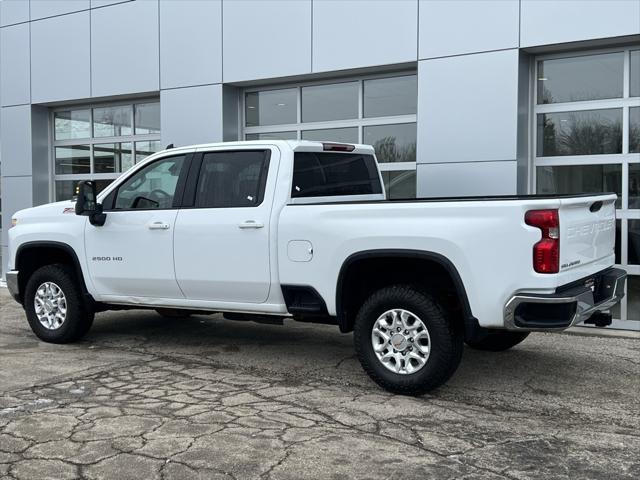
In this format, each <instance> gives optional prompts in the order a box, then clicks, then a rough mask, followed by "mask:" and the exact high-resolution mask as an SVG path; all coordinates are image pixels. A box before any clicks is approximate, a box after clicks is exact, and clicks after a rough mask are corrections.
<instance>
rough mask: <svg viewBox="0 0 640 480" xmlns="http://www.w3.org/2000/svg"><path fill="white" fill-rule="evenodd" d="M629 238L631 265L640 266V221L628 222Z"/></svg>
mask: <svg viewBox="0 0 640 480" xmlns="http://www.w3.org/2000/svg"><path fill="white" fill-rule="evenodd" d="M627 228H628V232H627V237H628V239H629V257H628V260H629V261H628V263H629V265H639V264H640V220H629V221H628V222H627Z"/></svg>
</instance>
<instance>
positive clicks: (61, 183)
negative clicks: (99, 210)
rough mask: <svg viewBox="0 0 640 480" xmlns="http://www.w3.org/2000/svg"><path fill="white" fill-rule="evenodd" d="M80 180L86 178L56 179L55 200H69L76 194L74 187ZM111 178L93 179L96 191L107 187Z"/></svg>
mask: <svg viewBox="0 0 640 480" xmlns="http://www.w3.org/2000/svg"><path fill="white" fill-rule="evenodd" d="M81 180H87V179H86V178H79V179H78V180H56V195H55V198H56V201H60V200H71V199H73V198H74V197H75V196H76V187H77V186H78V182H80V181H81ZM111 182H113V180H94V183H95V184H96V191H97V192H98V193H100V192H101V191H102V190H104V189H105V188H107V186H108V185H110V184H111Z"/></svg>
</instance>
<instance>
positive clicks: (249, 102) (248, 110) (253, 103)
mask: <svg viewBox="0 0 640 480" xmlns="http://www.w3.org/2000/svg"><path fill="white" fill-rule="evenodd" d="M297 122H298V89H297V88H287V89H283V90H263V91H261V92H250V93H247V94H246V95H245V123H246V126H247V127H257V126H260V125H283V124H286V123H297Z"/></svg>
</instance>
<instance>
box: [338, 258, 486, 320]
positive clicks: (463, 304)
mask: <svg viewBox="0 0 640 480" xmlns="http://www.w3.org/2000/svg"><path fill="white" fill-rule="evenodd" d="M391 263H395V264H397V265H398V267H395V273H396V274H398V273H399V271H400V267H401V266H402V265H409V264H410V265H412V266H413V268H414V269H417V268H418V267H420V266H422V267H425V266H428V267H430V268H429V270H428V271H435V272H439V273H440V274H445V275H446V277H445V279H448V281H449V282H450V283H449V284H448V286H449V288H450V289H452V291H453V292H454V293H455V295H456V297H457V300H458V301H459V305H460V309H461V316H462V318H461V320H462V321H463V323H464V329H465V331H469V329H473V328H474V327H475V325H478V320H477V319H476V318H475V317H473V314H472V312H471V306H470V304H469V298H468V296H467V292H466V289H465V286H464V283H463V282H462V278H461V277H460V274H459V272H458V270H457V268H456V267H455V265H454V264H453V262H451V260H449V259H448V258H447V257H445V256H444V255H441V254H439V253H436V252H429V251H423V250H411V249H376V250H365V251H360V252H356V253H353V254H352V255H350V256H349V257H347V258H346V259H345V261H344V262H343V263H342V266H341V268H340V273H339V274H338V281H337V284H336V314H337V318H338V326H339V327H340V331H341V332H350V331H352V330H353V323H354V320H355V314H356V313H357V312H354V308H353V302H350V300H349V299H348V298H347V297H348V296H349V294H350V293H352V290H350V288H352V287H353V285H352V283H351V282H354V281H357V280H358V273H359V272H360V271H361V270H362V267H361V266H363V265H367V264H369V265H372V266H373V265H388V264H391ZM359 266H360V268H358V267H359ZM364 271H367V268H364ZM415 273H416V270H414V271H413V273H409V272H406V274H407V275H409V276H414V275H415ZM400 276H402V274H401V273H400ZM367 280H369V279H367ZM373 285H376V284H375V282H374V283H373Z"/></svg>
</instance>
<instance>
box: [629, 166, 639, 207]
mask: <svg viewBox="0 0 640 480" xmlns="http://www.w3.org/2000/svg"><path fill="white" fill-rule="evenodd" d="M629 208H639V209H640V164H639V163H630V164H629Z"/></svg>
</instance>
